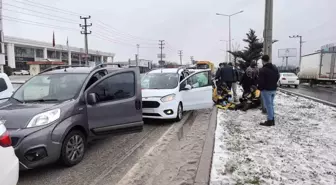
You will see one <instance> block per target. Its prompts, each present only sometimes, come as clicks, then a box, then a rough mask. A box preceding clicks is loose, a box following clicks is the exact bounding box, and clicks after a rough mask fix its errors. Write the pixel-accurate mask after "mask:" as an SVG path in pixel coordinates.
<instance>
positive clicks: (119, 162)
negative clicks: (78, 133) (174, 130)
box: [18, 121, 173, 185]
mask: <svg viewBox="0 0 336 185" xmlns="http://www.w3.org/2000/svg"><path fill="white" fill-rule="evenodd" d="M172 124H173V123H172V122H163V121H146V124H145V126H144V130H143V131H142V132H140V133H134V134H128V135H118V136H111V137H107V138H105V139H100V140H96V141H93V143H90V144H89V145H88V149H87V153H86V155H85V157H84V159H83V161H82V162H81V163H79V164H78V165H76V166H73V167H71V168H65V167H63V166H61V165H59V164H52V165H49V166H46V167H41V168H38V169H33V170H29V171H23V172H20V178H19V183H18V185H44V184H46V185H60V184H62V185H96V184H97V185H103V184H115V183H117V182H118V181H119V180H120V179H121V178H122V177H123V176H124V174H126V172H127V171H128V170H129V169H130V168H131V167H132V166H133V165H134V164H135V163H136V161H137V160H138V159H139V158H140V157H142V156H143V155H144V153H145V152H146V151H147V150H148V149H149V148H150V147H151V146H152V145H153V144H154V143H155V142H156V141H157V140H158V139H159V138H160V137H161V135H163V134H164V133H165V131H167V130H168V128H169V127H170V126H171V125H172Z"/></svg>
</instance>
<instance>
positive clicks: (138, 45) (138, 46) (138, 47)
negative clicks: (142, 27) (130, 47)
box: [136, 44, 140, 56]
mask: <svg viewBox="0 0 336 185" xmlns="http://www.w3.org/2000/svg"><path fill="white" fill-rule="evenodd" d="M136 47H137V54H138V56H139V49H140V44H137V45H136Z"/></svg>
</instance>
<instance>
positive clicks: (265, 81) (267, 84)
mask: <svg viewBox="0 0 336 185" xmlns="http://www.w3.org/2000/svg"><path fill="white" fill-rule="evenodd" d="M261 60H262V63H263V67H262V68H261V69H260V71H259V79H258V88H259V90H260V91H261V98H262V102H263V104H264V106H265V108H266V112H267V121H265V122H263V123H260V125H262V126H274V125H275V123H274V97H275V93H276V89H277V83H278V80H279V78H280V74H279V71H278V69H277V67H276V66H275V65H273V64H272V63H270V58H269V56H268V55H264V56H262V58H261Z"/></svg>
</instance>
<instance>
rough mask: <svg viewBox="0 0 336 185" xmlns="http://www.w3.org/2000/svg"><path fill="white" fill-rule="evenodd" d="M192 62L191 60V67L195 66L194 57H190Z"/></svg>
mask: <svg viewBox="0 0 336 185" xmlns="http://www.w3.org/2000/svg"><path fill="white" fill-rule="evenodd" d="M190 60H191V65H193V64H194V56H190Z"/></svg>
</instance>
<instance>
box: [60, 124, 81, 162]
mask: <svg viewBox="0 0 336 185" xmlns="http://www.w3.org/2000/svg"><path fill="white" fill-rule="evenodd" d="M85 151H86V137H85V136H84V134H83V132H81V131H79V130H73V131H71V132H69V133H68V135H67V136H66V137H65V139H64V141H63V143H62V150H61V157H60V162H61V163H62V164H63V165H65V166H68V167H71V166H74V165H76V164H78V163H80V162H81V161H82V160H83V158H84V154H85Z"/></svg>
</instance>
